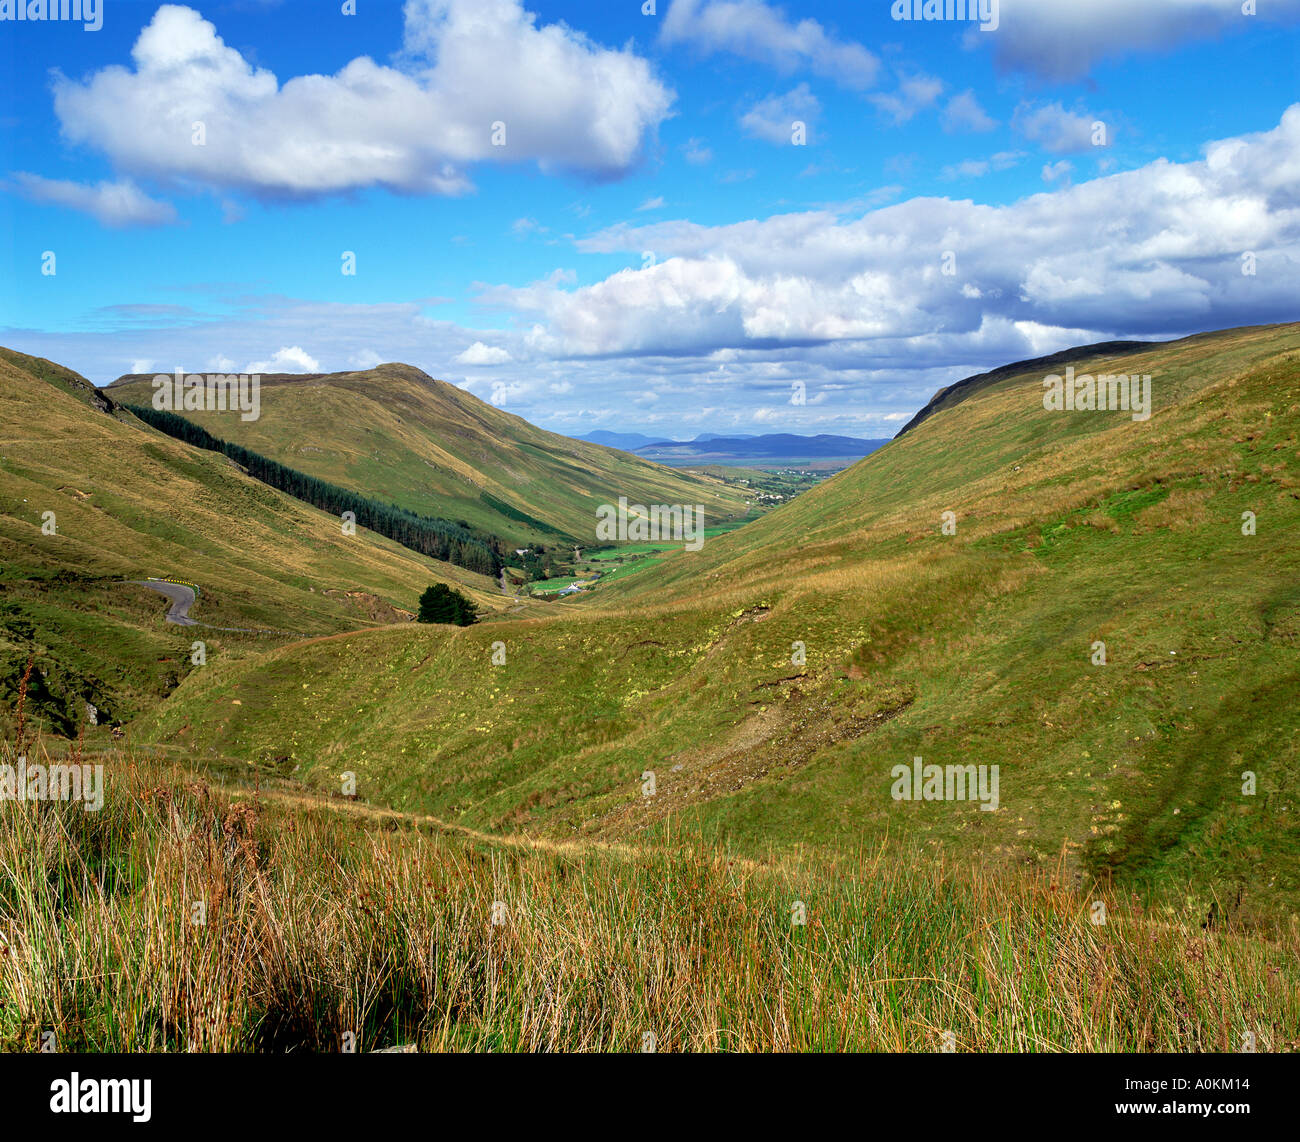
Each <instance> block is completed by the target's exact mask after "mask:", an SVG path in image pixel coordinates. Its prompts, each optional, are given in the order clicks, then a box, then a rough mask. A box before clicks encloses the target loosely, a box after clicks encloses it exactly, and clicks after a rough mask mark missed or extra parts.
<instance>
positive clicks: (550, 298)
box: [485, 104, 1300, 360]
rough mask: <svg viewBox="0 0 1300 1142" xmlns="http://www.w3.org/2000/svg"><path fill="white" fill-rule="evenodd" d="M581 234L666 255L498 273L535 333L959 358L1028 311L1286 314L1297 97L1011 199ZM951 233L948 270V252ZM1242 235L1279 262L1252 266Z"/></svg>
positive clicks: (1087, 318) (1093, 316) (1297, 164)
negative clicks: (1115, 167) (1279, 110)
mask: <svg viewBox="0 0 1300 1142" xmlns="http://www.w3.org/2000/svg"><path fill="white" fill-rule="evenodd" d="M1064 173H1066V172H1065V171H1064V169H1063V168H1059V167H1058V168H1054V169H1053V174H1055V175H1056V176H1060V175H1063V174H1064ZM579 249H582V250H586V251H589V252H614V251H624V250H626V251H633V252H635V251H639V250H644V249H651V250H655V251H656V252H657V253H658V254H659V256H660V260H659V262H658V263H657V264H656V265H654V266H651V267H648V268H646V269H635V270H633V269H628V270H624V271H621V272H619V273H616V274H613V275H612V276H610V277H608V278H606V279H604V280H603V281H599V282H596V283H594V284H591V285H586V286H582V287H580V288H573V289H559V288H556V287H554V286H551V285H538V286H534V287H528V288H526V289H523V290H514V289H509V288H504V287H502V288H498V289H495V290H490V291H488V292H487V294H486V295H485V300H488V301H490V302H492V303H494V304H498V305H505V306H509V307H513V308H516V309H517V310H518V311H520V312H521V314H530V315H535V320H536V325H535V328H534V330H533V332H532V333H531V334H530V335H529V337H528V343H529V345H530V348H531V349H532V350H533V351H534V352H537V353H541V354H547V355H551V356H561V355H571V356H574V357H587V356H590V357H597V356H601V355H618V354H631V355H644V354H664V355H670V356H672V355H684V356H699V355H702V354H707V353H710V352H713V351H715V350H717V349H720V348H728V347H730V348H738V349H742V350H752V351H754V352H756V353H771V352H774V351H778V350H780V349H783V348H790V349H792V350H795V349H797V350H799V351H801V352H803V351H806V346H808V345H810V344H813V343H823V344H826V345H828V346H829V345H832V344H834V343H836V342H850V341H855V342H862V343H864V344H869V345H871V346H873V349H872V352H873V353H874V354H880V355H884V356H886V357H888V356H890V355H894V354H901V355H904V356H907V355H910V354H911V353H913V352H918V353H924V354H926V355H933V354H936V353H940V352H947V353H948V354H949V359H950V360H952V359H961V358H968V357H971V356H974V355H976V354H977V353H979V352H981V351H982V350H985V349H987V348H988V346H990V345H993V344H1003V343H1005V342H1007V341H1008V340H1019V341H1022V342H1023V341H1025V340H1026V339H1027V338H1028V337H1029V334H1028V333H1026V332H1025V330H1027V329H1030V328H1033V329H1036V330H1048V331H1049V333H1048V334H1042V333H1037V334H1035V337H1036V338H1037V340H1038V341H1039V343H1048V342H1051V341H1052V340H1053V337H1055V336H1060V337H1064V336H1067V335H1068V336H1074V335H1076V334H1078V333H1079V332H1080V331H1082V332H1083V333H1085V334H1086V333H1087V331H1089V330H1105V331H1111V332H1113V331H1116V330H1128V331H1145V332H1147V333H1151V332H1155V331H1164V330H1175V329H1192V328H1212V327H1215V326H1218V325H1231V324H1234V323H1239V322H1241V321H1261V320H1281V319H1282V316H1283V315H1285V314H1293V312H1294V298H1293V297H1292V296H1291V293H1292V292H1293V282H1294V279H1295V275H1296V273H1297V268H1298V267H1300V104H1297V105H1295V106H1293V107H1291V108H1290V109H1288V111H1287V112H1286V113H1285V115H1284V116H1283V118H1282V121H1281V123H1280V124H1279V125H1278V127H1277V128H1275V129H1274V130H1272V131H1268V132H1264V133H1261V134H1258V135H1252V136H1246V137H1243V138H1239V139H1231V140H1226V141H1224V142H1221V143H1216V144H1212V145H1210V146H1209V147H1207V148H1206V157H1205V158H1204V159H1203V160H1200V161H1197V162H1189V163H1173V162H1170V161H1168V160H1164V159H1161V160H1157V161H1155V162H1152V163H1149V164H1148V165H1147V166H1145V167H1142V168H1139V169H1136V170H1132V171H1125V172H1120V173H1116V174H1111V175H1107V176H1105V177H1102V178H1096V179H1093V180H1092V181H1089V182H1085V183H1081V184H1079V185H1076V186H1066V187H1062V188H1060V189H1057V190H1054V191H1052V192H1049V193H1041V194H1035V195H1031V196H1030V197H1028V198H1024V199H1022V200H1020V201H1018V202H1013V203H1010V204H1007V205H1001V206H989V205H982V204H978V203H975V202H971V201H953V200H950V199H945V198H921V199H912V200H910V201H908V202H903V203H900V204H898V205H895V206H887V207H884V208H881V209H877V210H873V211H869V212H867V213H865V214H862V215H860V216H841V213H840V212H836V211H832V210H822V211H810V212H804V213H798V214H786V215H776V216H773V217H770V218H768V219H766V220H762V221H759V220H752V221H747V222H740V223H735V224H732V225H728V226H716V227H709V226H700V225H697V224H694V223H690V222H686V221H671V222H662V223H656V224H652V225H648V226H642V227H631V226H628V225H626V224H624V225H620V226H615V227H612V228H610V229H609V230H606V231H603V232H601V233H598V234H596V235H593V236H592V237H591V238H589V239H585V240H583V241H581V242H579ZM946 250H951V251H954V252H955V254H956V264H957V274H956V276H955V277H950V276H945V275H943V274H942V273H941V272H940V263H941V259H942V255H943V252H944V251H946ZM1246 250H1251V251H1255V252H1256V254H1257V256H1258V257H1259V258H1260V264H1261V265H1264V264H1267V265H1268V266H1269V267H1270V268H1269V269H1268V270H1261V271H1260V273H1259V274H1258V275H1257V276H1256V277H1254V278H1243V276H1242V274H1241V272H1240V256H1241V253H1242V252H1243V251H1246ZM966 286H970V287H972V288H971V289H966V288H965V287H966ZM1063 343H1065V344H1068V343H1069V342H1063ZM1058 347H1059V346H1058ZM864 351H865V350H864Z"/></svg>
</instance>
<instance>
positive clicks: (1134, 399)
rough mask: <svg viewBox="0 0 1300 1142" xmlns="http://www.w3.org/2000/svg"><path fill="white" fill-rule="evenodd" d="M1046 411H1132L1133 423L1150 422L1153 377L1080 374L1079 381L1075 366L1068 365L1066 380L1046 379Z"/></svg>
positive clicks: (1044, 387) (1054, 374) (1055, 375)
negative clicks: (1137, 421)
mask: <svg viewBox="0 0 1300 1142" xmlns="http://www.w3.org/2000/svg"><path fill="white" fill-rule="evenodd" d="M1043 407H1044V408H1045V409H1047V411H1048V412H1114V411H1115V410H1116V409H1123V410H1125V411H1126V412H1127V411H1131V412H1132V413H1133V419H1134V420H1147V419H1149V418H1150V416H1151V377H1150V375H1149V374H1147V375H1145V376H1138V375H1137V374H1136V373H1134V374H1133V375H1131V376H1130V375H1129V374H1127V373H1118V374H1111V373H1102V374H1100V375H1099V376H1096V377H1093V376H1091V375H1090V374H1088V373H1081V374H1080V375H1079V376H1077V377H1076V376H1075V375H1074V366H1073V365H1067V366H1066V368H1065V376H1064V377H1062V376H1060V375H1059V374H1057V373H1053V374H1052V375H1051V376H1050V377H1044V378H1043Z"/></svg>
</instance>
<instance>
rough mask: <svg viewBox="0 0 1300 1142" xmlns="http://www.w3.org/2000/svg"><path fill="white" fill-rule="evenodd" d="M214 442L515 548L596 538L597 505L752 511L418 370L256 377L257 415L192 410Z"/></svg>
mask: <svg viewBox="0 0 1300 1142" xmlns="http://www.w3.org/2000/svg"><path fill="white" fill-rule="evenodd" d="M152 380H153V378H152V377H151V376H143V375H140V374H132V375H127V376H124V377H120V378H118V379H117V380H116V381H114V382H113V383H112V384H111V385H109V386H108V388H107V389H106V390H105V392H106V395H108V396H109V397H111V398H112V399H114V400H116V401H118V402H119V403H135V404H141V405H148V404H149V403H150V401H151V399H152V397H153V391H154V390H153V387H152ZM184 415H185V416H186V417H187V419H190V420H192V421H194V422H195V423H196V424H198V425H200V426H201V427H202V428H204V429H205V430H207V431H208V432H209V433H211V434H212V435H213V436H216V437H219V438H221V439H223V440H228V441H230V442H232V443H234V444H238V445H240V446H242V447H244V448H247V449H250V450H251V451H253V452H257V453H260V454H261V455H263V456H266V457H268V458H270V459H272V460H275V461H278V462H279V463H281V464H284V465H287V466H288V467H290V468H294V469H297V470H298V471H301V472H305V473H306V474H308V475H310V476H315V477H317V478H318V479H321V480H326V481H329V482H330V483H332V484H336V485H339V486H341V487H343V488H348V489H351V490H353V491H356V492H360V493H362V494H364V495H366V496H370V497H372V498H374V499H378V500H382V501H384V502H385V503H394V504H397V505H398V506H399V507H403V508H406V509H408V510H410V511H413V512H416V513H418V514H421V515H426V516H434V517H439V518H442V519H447V520H451V521H455V522H464V523H466V524H468V525H469V526H470V527H472V528H476V529H479V530H481V531H484V532H488V533H491V534H492V535H495V536H499V537H501V538H502V539H504V540H506V541H507V543H508V544H509V545H510V546H520V547H524V546H531V545H537V544H542V545H555V544H560V545H569V544H572V543H573V542H575V541H576V542H580V543H583V544H587V543H590V542H592V541H593V540H594V539H595V529H596V523H597V515H596V510H597V508H599V507H600V506H601V505H602V504H609V503H617V502H618V497H620V496H627V497H628V499H629V500H630V501H632V502H634V503H645V504H652V503H661V504H703V505H704V511H705V516H706V518H707V519H709V520H710V521H716V522H722V521H725V520H730V519H734V518H738V517H741V516H744V515H745V514H746V512H747V511H748V504H747V500H746V496H745V494H744V492H743V490H741V489H736V488H730V487H728V486H727V485H726V484H725V483H723V481H722V480H720V479H716V478H714V477H710V476H695V475H690V474H686V473H681V472H674V471H672V470H670V469H667V468H664V467H661V466H659V465H656V464H653V463H650V462H649V461H647V460H645V459H641V458H638V457H634V456H632V455H629V454H628V453H626V452H619V451H615V450H613V449H610V448H606V447H604V446H602V445H600V444H593V443H591V442H589V441H579V440H574V439H572V438H570V437H567V436H560V435H558V434H556V433H553V432H546V431H544V430H543V429H540V428H537V427H535V426H533V425H531V424H529V423H528V422H527V421H526V420H524V419H522V418H521V417H518V416H515V415H513V414H512V413H508V412H506V411H504V410H503V409H499V408H496V407H494V406H493V405H490V404H487V403H486V402H484V401H481V400H479V399H478V398H477V397H475V396H473V395H471V394H470V393H468V392H466V391H465V390H464V389H459V388H457V387H456V386H455V385H450V384H448V383H446V382H445V381H439V380H435V379H434V378H433V377H430V376H428V375H427V374H426V373H423V372H421V371H420V370H419V369H416V368H413V367H412V366H410V365H401V364H388V365H379V366H377V367H376V368H373V369H366V370H363V371H360V372H352V373H329V374H319V375H318V374H275V375H269V376H263V377H262V380H261V416H260V418H259V419H257V420H250V421H245V420H243V419H241V417H240V416H239V415H238V414H233V413H225V412H218V411H213V412H186V413H184Z"/></svg>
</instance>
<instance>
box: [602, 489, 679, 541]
mask: <svg viewBox="0 0 1300 1142" xmlns="http://www.w3.org/2000/svg"><path fill="white" fill-rule="evenodd" d="M596 538H597V539H599V540H602V541H604V542H606V543H609V542H613V541H614V540H621V541H631V542H633V543H652V542H655V541H661V540H683V541H684V542H685V547H686V550H687V551H699V549H700V548H701V547H703V546H704V505H703V504H695V505H694V506H692V505H691V504H686V505H685V506H683V505H682V504H651V505H650V506H649V507H646V505H645V504H629V503H628V502H627V496H619V497H618V507H617V508H616V507H615V506H614V505H613V504H601V505H600V507H598V508H597V509H596Z"/></svg>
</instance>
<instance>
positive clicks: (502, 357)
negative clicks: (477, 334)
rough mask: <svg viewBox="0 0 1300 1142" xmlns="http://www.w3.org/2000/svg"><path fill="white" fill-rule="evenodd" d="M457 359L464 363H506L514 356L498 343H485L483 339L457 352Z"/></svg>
mask: <svg viewBox="0 0 1300 1142" xmlns="http://www.w3.org/2000/svg"><path fill="white" fill-rule="evenodd" d="M456 360H457V361H458V362H459V363H460V364H462V365H504V364H505V363H506V362H507V361H510V360H513V358H512V357H511V356H510V354H509V352H507V351H506V350H505V349H502V348H500V347H499V346H497V345H485V344H483V342H482V341H475V342H474V344H473V345H471V346H470V347H469V348H468V349H466V350H465V351H464V352H463V353H457V354H456Z"/></svg>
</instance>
